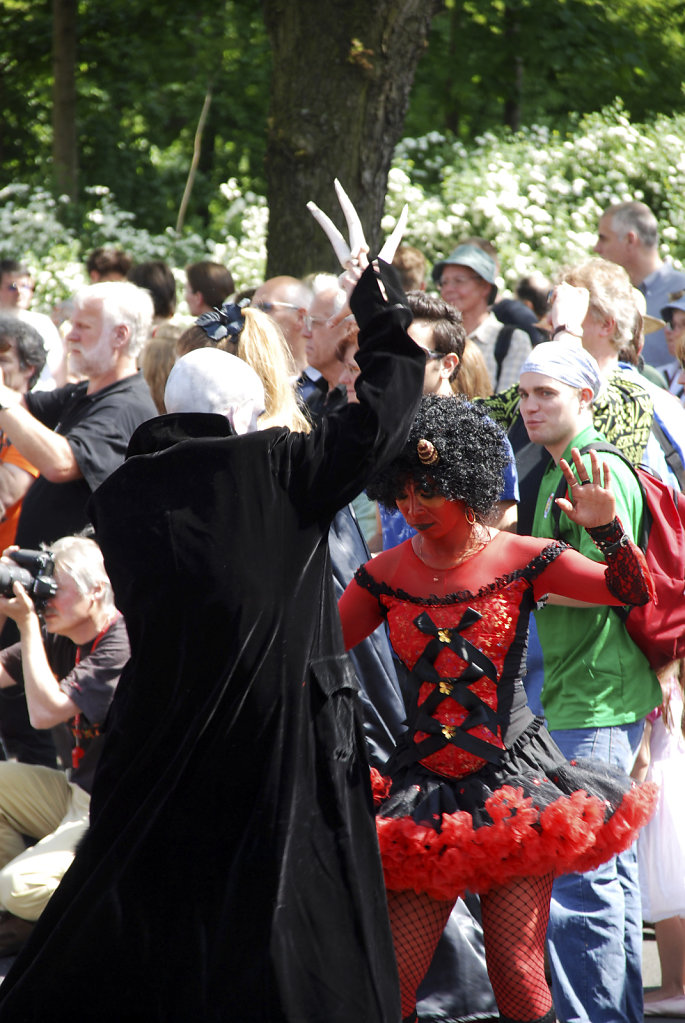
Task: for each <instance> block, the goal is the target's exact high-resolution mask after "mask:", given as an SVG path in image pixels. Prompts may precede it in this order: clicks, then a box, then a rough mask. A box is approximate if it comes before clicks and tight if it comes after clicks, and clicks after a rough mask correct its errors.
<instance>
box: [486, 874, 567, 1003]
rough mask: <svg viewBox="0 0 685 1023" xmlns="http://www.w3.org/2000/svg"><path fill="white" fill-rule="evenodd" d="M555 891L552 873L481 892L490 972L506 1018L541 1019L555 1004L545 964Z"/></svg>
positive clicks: (497, 997) (498, 1001)
mask: <svg viewBox="0 0 685 1023" xmlns="http://www.w3.org/2000/svg"><path fill="white" fill-rule="evenodd" d="M551 893H552V875H551V874H550V875H547V876H546V877H526V878H522V879H520V880H518V881H514V882H512V883H511V884H509V885H507V886H506V887H504V888H496V889H494V890H493V891H491V892H488V894H487V895H481V899H480V906H481V915H482V918H483V935H484V938H485V957H486V960H487V964H488V976H489V977H490V983H491V984H492V989H493V991H494V992H495V999H496V1001H497V1007H498V1009H499V1011H500V1014H501V1016H502V1017H506V1018H508V1019H511V1020H531V1021H532V1020H539V1019H541V1017H543V1016H546V1015H547V1014H548V1013H550V1010H551V1008H552V998H551V995H550V993H549V987H548V986H547V981H546V980H545V963H544V958H545V956H544V953H545V933H546V931H547V921H548V919H549V901H550V897H551ZM549 1018H550V1019H553V1018H554V1015H553V1013H552V1014H551V1015H550V1017H549Z"/></svg>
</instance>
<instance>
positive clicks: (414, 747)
mask: <svg viewBox="0 0 685 1023" xmlns="http://www.w3.org/2000/svg"><path fill="white" fill-rule="evenodd" d="M481 617H482V616H481V615H480V614H479V613H478V612H477V611H474V610H473V608H467V609H466V611H465V612H464V614H463V615H462V617H461V620H460V622H459V624H458V625H457V626H453V627H451V628H440V627H439V626H437V625H436V624H435V622H433V620H432V619H431V617H430V615H429V614H428V613H427V612H426V611H423V612H422V613H421V614H420V615H418V617H417V618H415V619H414V625H415V626H416V627H417V629H419V631H420V632H423V633H424V634H425V635H428V636H432V639H431V640H430V642H429V643H428V645H427V646H426V649H425V650H424V651H423V653H422V654H421V657H419V659H418V661H417V662H416V664H415V665H414V669H413V671H412V672H411V673H410V676H409V677H410V679H411V680H412V681H415V682H416V683H417V684H418V685H419V686H420V685H422V684H423V683H424V682H430V683H432V684H434V685H435V688H434V690H433V692H432V693H431V694H430V695H429V696H428V698H427V699H426V700H424V702H423V703H422V704H421V705H420V706H418V705H417V706H416V708H415V710H414V713H413V714H412V715H411V718H410V720H409V734H408V735H407V736H406V737H405V742H404V743H402V745H403V746H404V749H402V750H401V751H400V750H398V751H397V753H396V755H395V756H394V757H393V761H394V763H395V764H396V766H397V767H402V766H404V765H405V764H408V763H413V762H414V761H417V760H424V759H425V758H426V757H428V756H430V755H431V754H432V753H436V752H437V751H438V750H440V749H443V748H444V747H445V746H446V745H447V744H448V743H451V744H452V745H453V746H456V747H458V748H459V749H463V750H465V752H467V753H472V754H473V755H474V756H477V757H480V758H481V759H482V760H487V761H488V762H489V763H491V764H499V763H500V761H501V759H502V754H503V750H501V749H498V748H497V747H496V746H493V745H491V744H490V743H489V742H485V741H484V740H483V739H478V738H476V736H474V735H469V733H468V731H467V730H468V729H470V728H476V727H477V726H478V725H484V726H485V727H486V728H488V729H489V730H490V731H491V732H492V734H493V736H495V737H496V736H497V715H496V713H495V711H494V710H493V709H492V708H491V707H489V706H488V705H487V703H485V702H484V701H483V700H481V698H480V697H479V696H477V695H476V693H474V692H473V691H472V690H471V689H469V685H470V684H472V683H473V682H477V681H478V679H480V678H483V677H486V678H489V679H490V680H491V681H492V682H495V683H496V682H497V670H496V668H495V665H494V664H493V663H492V661H491V660H490V659H489V658H488V657H486V656H485V654H484V653H483V652H482V651H481V650H478V649H477V647H475V646H474V645H473V644H472V643H470V642H469V641H468V640H467V639H465V638H464V637H463V636H462V635H461V632H462V631H463V630H464V629H465V628H467V627H468V626H470V625H474V624H475V623H476V622H477V621H479V620H480V618H481ZM445 649H449V650H452V651H453V652H454V653H455V654H456V655H457V656H458V657H460V658H461V660H463V661H466V665H467V666H466V668H465V669H464V671H463V672H462V673H461V675H459V676H458V677H457V678H444V677H443V676H441V675H440V674H439V673H438V671H437V670H436V668H435V661H436V659H437V657H438V655H439V654H440V652H441V651H442V650H445ZM443 700H454V701H455V702H456V703H458V704H459V705H460V706H461V707H463V708H464V709H465V710H466V711H468V714H467V716H466V718H465V719H464V720H463V721H462V722H461V724H459V725H445V724H441V723H440V722H439V721H437V720H436V719H435V718H434V717H433V716H432V715H433V714H434V713H435V711H436V709H437V708H438V707H439V705H440V704H441V703H442V702H443ZM416 732H426V733H428V737H427V738H426V739H422V740H421V741H420V742H414V741H412V740H409V741H407V740H408V739H409V735H415V734H416Z"/></svg>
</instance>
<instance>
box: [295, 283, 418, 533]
mask: <svg viewBox="0 0 685 1023" xmlns="http://www.w3.org/2000/svg"><path fill="white" fill-rule="evenodd" d="M381 282H382V285H383V287H384V289H385V294H384V293H383V292H382V290H381V287H380V284H381ZM403 299H404V295H403V293H402V292H401V290H400V289H399V288H398V286H397V283H396V279H395V277H394V272H391V268H390V267H388V265H387V264H385V263H382V264H381V265H380V268H379V269H378V270H376V269H375V268H374V266H373V264H372V265H371V266H369V267H368V268H367V269H366V270H365V271H364V273H363V274H362V277H361V279H360V281H359V283H358V285H357V287H356V288H355V290H354V293H353V295H352V302H351V306H352V309H353V311H354V314H355V317H356V319H357V322H358V323H359V326H360V331H359V351H358V353H357V362H358V363H359V366H360V368H361V373H360V375H359V377H358V378H357V383H356V391H357V396H358V398H359V404H358V405H344V406H343V407H342V408H341V409H339V410H338V411H336V412H333V413H331V414H330V415H327V416H325V417H324V418H323V421H322V422H321V424H320V426H318V427H317V429H316V430H314V431H312V433H311V434H309V435H308V436H305V435H303V434H291V435H290V436H289V437H288V438H287V440H286V441H284V443H285V444H287V445H288V455H289V458H288V460H287V461H288V465H287V469H288V473H289V486H290V489H291V494H292V499H293V501H294V502H295V503H299V504H300V507H301V509H302V513H303V515H305V516H307V517H311V518H316V519H318V518H321V517H328V518H331V517H332V516H333V515H334V514H335V512H336V511H337V510H338V508H341V507H342V506H343V505H345V504H347V503H348V502H349V501H351V500H352V499H353V498H354V497H356V496H357V494H359V493H360V492H361V491H362V490H363V489H364V487H365V486H366V484H367V483H368V481H369V479H371V477H372V476H373V475H374V474H375V473H376V472H377V471H378V469H379V468H380V467H381V466H382V465H383V464H385V463H386V462H388V461H390V460H391V459H392V458H394V457H395V456H396V455H397V454H399V452H400V451H401V449H402V446H403V445H404V443H405V441H406V438H407V435H408V433H409V428H410V426H411V424H412V421H413V419H414V416H415V415H416V411H417V409H418V406H419V402H420V400H421V395H422V393H423V379H424V372H425V366H426V356H425V353H424V351H423V349H422V348H419V346H418V345H416V344H414V342H413V341H412V339H411V338H410V337H409V335H408V334H407V329H406V328H407V327H408V325H409V323H410V322H411V318H412V317H411V313H410V311H409V310H408V309H407V307H406V306H405V305H404V304H403V302H402V300H403Z"/></svg>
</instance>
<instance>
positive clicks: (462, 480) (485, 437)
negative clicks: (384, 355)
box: [367, 394, 510, 519]
mask: <svg viewBox="0 0 685 1023" xmlns="http://www.w3.org/2000/svg"><path fill="white" fill-rule="evenodd" d="M421 440H427V441H430V442H431V444H433V446H434V447H435V450H436V452H437V455H438V459H437V461H436V462H434V464H432V465H427V464H425V463H424V462H422V461H421V459H420V458H419V454H418V451H417V446H418V444H419V441H421ZM509 460H510V456H509V451H508V446H507V443H506V438H505V435H504V433H503V432H502V430H501V429H500V428H499V426H497V424H496V423H494V422H493V420H492V419H491V418H490V416H489V415H488V414H487V412H486V411H485V410H484V409H482V408H481V407H480V406H478V405H473V404H472V403H471V402H470V401H466V399H464V398H459V397H453V398H452V397H439V396H438V395H435V394H427V395H424V397H423V399H422V400H421V405H420V407H419V411H418V413H417V416H416V419H415V420H414V422H413V423H412V427H411V430H410V432H409V439H408V440H407V443H406V445H405V447H404V450H403V451H402V453H401V454H400V455H398V456H397V458H395V459H394V460H393V461H392V462H390V463H389V464H388V465H387V466H386V467H385V468H384V469H383V470H382V472H380V473H379V474H378V475H377V476H376V477H375V478H374V479H373V481H372V482H371V484H370V485H369V486H368V487H367V494H368V496H369V497H370V498H372V499H373V500H375V501H379V502H380V503H381V504H383V505H385V506H386V507H388V508H394V507H395V501H396V499H397V498H398V497H399V496H400V495H401V494H402V493H403V492H404V488H405V487H406V485H407V482H408V481H409V480H411V481H412V482H413V483H414V485H415V486H417V487H419V488H420V489H421V490H423V491H426V492H427V493H433V494H441V495H442V496H443V497H447V498H448V499H450V500H454V501H463V502H464V503H465V504H466V505H467V507H469V508H472V509H473V511H474V512H475V514H476V516H477V517H478V518H479V519H484V518H485V517H486V516H487V515H488V514H489V513H490V512H491V511H492V509H493V507H494V505H495V504H496V503H497V501H498V500H499V499H500V496H501V494H502V490H503V487H504V470H505V468H506V466H507V464H508V462H509Z"/></svg>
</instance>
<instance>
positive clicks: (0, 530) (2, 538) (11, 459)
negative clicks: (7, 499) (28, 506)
mask: <svg viewBox="0 0 685 1023" xmlns="http://www.w3.org/2000/svg"><path fill="white" fill-rule="evenodd" d="M0 463H5V464H7V465H16V466H17V467H18V468H19V469H23V470H24V471H25V472H28V473H30V474H31V476H33V477H34V478H35V477H36V476H39V475H40V473H39V472H38V469H36V467H35V466H34V465H31V463H30V462H27V461H26V459H25V458H24V456H23V455H20V454H19V452H18V451H17V449H16V448H15V446H14V444H12V442H11V441H10V439H9V438H8V437H5V435H4V434H3V433H1V432H0ZM22 501H23V497H21V498H20V499H19V500H18V501H15V503H14V504H13V505H10V507H9V508H7V510H6V511H5V514H4V515H3V517H2V518H1V519H0V554H1V553H2V552H3V551H4V550H5V548H6V547H9V546H10V545H11V544H13V543H14V537H15V535H16V532H17V525H18V523H19V513H20V512H21V502H22Z"/></svg>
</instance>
